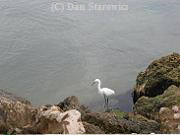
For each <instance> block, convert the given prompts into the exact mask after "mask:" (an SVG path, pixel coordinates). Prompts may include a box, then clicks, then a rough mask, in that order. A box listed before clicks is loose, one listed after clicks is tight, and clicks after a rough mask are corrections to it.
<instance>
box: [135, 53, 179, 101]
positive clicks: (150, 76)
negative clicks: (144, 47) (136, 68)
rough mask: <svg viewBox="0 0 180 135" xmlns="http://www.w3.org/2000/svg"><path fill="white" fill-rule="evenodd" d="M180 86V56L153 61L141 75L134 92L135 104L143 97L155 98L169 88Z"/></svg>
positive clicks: (174, 54)
mask: <svg viewBox="0 0 180 135" xmlns="http://www.w3.org/2000/svg"><path fill="white" fill-rule="evenodd" d="M171 85H175V86H177V87H179V86H180V55H179V54H178V53H173V54H171V55H168V56H166V57H162V58H160V59H159V60H155V61H153V62H152V63H151V64H150V65H149V66H148V68H147V69H146V70H145V71H144V72H141V73H139V75H138V76H137V79H136V86H135V88H134V91H133V101H134V103H135V102H136V101H137V100H138V99H139V98H140V97H141V96H147V97H155V96H157V95H160V94H162V93H163V92H164V91H165V90H166V89H167V88H168V87H169V86H171Z"/></svg>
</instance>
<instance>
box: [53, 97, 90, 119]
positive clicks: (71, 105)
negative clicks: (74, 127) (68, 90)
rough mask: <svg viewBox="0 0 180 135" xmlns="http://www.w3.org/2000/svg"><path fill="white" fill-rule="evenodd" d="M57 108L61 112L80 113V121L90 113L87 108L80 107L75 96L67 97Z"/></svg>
mask: <svg viewBox="0 0 180 135" xmlns="http://www.w3.org/2000/svg"><path fill="white" fill-rule="evenodd" d="M57 106H59V107H60V108H61V109H62V110H63V111H68V110H71V109H76V110H78V111H79V112H81V117H82V119H83V117H84V116H85V115H86V113H88V112H90V110H89V109H88V107H86V106H84V105H81V104H80V103H79V100H78V98H77V97H75V96H70V97H67V98H66V99H64V101H62V102H60V103H59V104H58V105H57Z"/></svg>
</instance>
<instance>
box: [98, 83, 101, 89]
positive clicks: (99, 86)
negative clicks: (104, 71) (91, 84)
mask: <svg viewBox="0 0 180 135" xmlns="http://www.w3.org/2000/svg"><path fill="white" fill-rule="evenodd" d="M98 90H99V91H100V90H101V81H99V82H98Z"/></svg>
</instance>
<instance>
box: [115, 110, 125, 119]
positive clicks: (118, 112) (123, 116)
mask: <svg viewBox="0 0 180 135" xmlns="http://www.w3.org/2000/svg"><path fill="white" fill-rule="evenodd" d="M112 112H114V113H115V115H116V116H117V117H118V118H125V117H127V115H128V113H127V112H123V111H121V110H118V109H116V110H113V111H112Z"/></svg>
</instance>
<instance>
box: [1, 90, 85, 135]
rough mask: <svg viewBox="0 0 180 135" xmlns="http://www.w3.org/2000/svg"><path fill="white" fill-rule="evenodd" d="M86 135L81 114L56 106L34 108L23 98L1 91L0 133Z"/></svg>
mask: <svg viewBox="0 0 180 135" xmlns="http://www.w3.org/2000/svg"><path fill="white" fill-rule="evenodd" d="M6 132H8V133H23V134H37V133H42V134H45V133H46V134H47V133H54V134H56V133H70V134H80V133H85V129H84V126H83V123H82V122H81V113H80V112H79V111H78V110H76V109H71V110H68V111H63V110H62V109H61V108H60V107H59V106H56V105H44V106H41V107H39V108H34V107H32V105H31V103H30V102H29V101H27V100H25V99H23V98H20V97H16V96H14V95H12V94H11V93H8V92H5V91H3V90H0V133H6Z"/></svg>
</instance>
